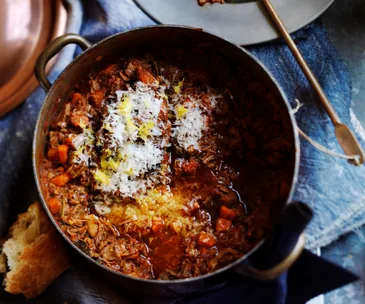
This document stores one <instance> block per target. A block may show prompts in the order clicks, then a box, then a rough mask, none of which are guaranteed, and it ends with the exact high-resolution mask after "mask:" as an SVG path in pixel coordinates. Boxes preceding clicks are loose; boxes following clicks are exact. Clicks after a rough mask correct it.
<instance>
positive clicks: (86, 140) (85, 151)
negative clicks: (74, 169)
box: [72, 125, 95, 166]
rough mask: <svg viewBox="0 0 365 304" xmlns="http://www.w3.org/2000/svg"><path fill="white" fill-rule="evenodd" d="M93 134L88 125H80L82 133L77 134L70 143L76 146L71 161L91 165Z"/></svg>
mask: <svg viewBox="0 0 365 304" xmlns="http://www.w3.org/2000/svg"><path fill="white" fill-rule="evenodd" d="M94 142H95V136H94V132H93V131H92V130H91V129H90V127H87V126H84V125H82V133H80V134H78V135H77V136H76V137H75V138H74V139H73V140H72V143H73V145H74V147H75V148H76V151H75V152H74V158H73V162H74V163H75V164H83V165H86V166H89V165H92V164H93V162H92V158H91V153H92V150H93V148H94Z"/></svg>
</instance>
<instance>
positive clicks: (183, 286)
mask: <svg viewBox="0 0 365 304" xmlns="http://www.w3.org/2000/svg"><path fill="white" fill-rule="evenodd" d="M71 43H75V44H77V45H79V46H80V47H81V48H82V49H83V50H84V51H83V52H82V53H81V54H80V55H79V56H78V57H77V58H75V59H74V60H73V61H72V62H71V63H70V64H69V65H68V66H67V67H66V69H65V70H64V71H63V72H62V73H61V75H60V76H59V77H58V78H57V79H56V81H55V82H54V83H53V84H51V83H50V82H49V81H48V80H47V78H46V74H45V66H46V63H47V62H48V61H49V60H50V59H51V58H52V57H53V56H54V55H55V54H57V53H58V52H59V51H60V50H61V49H62V48H63V47H64V46H65V45H67V44H71ZM172 44H178V45H199V46H202V45H204V47H206V48H214V49H215V50H219V52H220V53H221V54H222V55H224V56H226V57H227V58H229V59H230V60H233V61H234V62H235V63H237V64H239V65H241V66H243V67H244V68H245V69H246V70H247V71H248V72H249V73H251V74H252V75H254V76H255V78H256V79H258V80H260V81H262V82H263V83H265V84H266V85H267V87H268V88H269V89H270V90H271V91H272V92H273V93H274V94H275V95H276V97H277V100H278V101H279V102H280V105H279V106H280V107H281V112H282V113H281V117H282V119H285V120H287V121H289V124H290V125H291V130H290V132H291V139H292V143H293V146H294V147H295V149H294V151H293V157H292V164H291V165H292V168H293V169H292V172H291V190H290V193H289V195H288V198H287V202H289V201H290V198H291V196H292V192H293V188H294V185H295V183H296V181H297V175H298V166H299V139H298V133H297V129H296V122H295V119H294V117H293V115H292V114H291V112H290V106H289V104H288V101H287V99H286V97H285V94H284V93H283V91H282V89H281V88H280V86H279V85H278V83H277V81H276V80H275V79H274V78H273V76H272V75H271V74H270V73H269V72H268V70H267V69H266V68H265V67H264V66H263V65H262V64H261V63H260V62H259V61H258V60H257V59H255V58H254V57H253V56H252V55H251V54H250V53H249V52H248V51H246V50H245V49H243V48H241V47H239V46H237V45H235V44H232V43H230V42H228V41H226V40H224V39H222V38H219V37H217V36H215V35H212V34H209V33H207V32H205V31H202V30H199V29H194V28H189V27H182V26H169V25H160V26H150V27H143V28H138V29H134V30H131V31H127V32H124V33H119V34H116V35H113V36H110V37H108V38H106V39H104V40H102V41H100V42H99V43H97V44H95V45H93V46H91V44H90V43H89V42H88V41H86V40H85V39H84V38H83V37H81V36H78V35H75V34H67V35H64V36H61V37H59V38H57V39H55V40H54V41H53V42H52V43H51V44H50V45H48V46H47V48H46V49H45V50H44V51H43V53H42V54H41V55H40V56H39V58H38V61H37V63H36V67H35V75H36V77H37V79H38V80H39V82H40V84H41V85H42V87H43V88H44V90H45V91H46V92H47V96H46V98H45V101H44V104H43V106H42V109H41V111H40V114H39V117H38V121H37V124H36V129H35V133H34V141H33V169H34V176H35V179H36V184H37V188H38V191H39V195H40V197H41V200H42V203H43V206H44V208H45V210H46V211H47V213H48V216H49V218H50V219H51V221H52V222H53V224H54V225H55V227H56V228H57V229H58V231H59V232H60V234H61V235H62V236H63V237H64V238H65V240H66V241H67V242H68V243H69V244H70V245H71V246H72V247H73V249H74V250H76V251H77V252H78V253H79V254H80V255H82V256H84V258H85V259H87V260H88V261H89V262H90V265H94V268H96V269H97V270H98V271H101V273H102V275H103V276H106V277H108V278H111V279H112V280H113V282H117V283H120V284H122V285H123V286H125V287H127V288H132V289H134V290H137V291H143V292H144V293H149V294H154V295H159V296H161V295H163V296H174V295H176V294H186V293H193V292H200V291H202V290H207V289H211V288H217V287H219V286H222V284H224V282H225V281H226V279H227V277H229V274H230V273H231V272H232V271H235V272H239V273H243V274H245V275H250V276H255V277H259V278H261V279H272V278H275V277H276V276H278V275H279V274H281V273H282V272H284V271H285V270H287V269H288V267H290V266H291V264H293V262H294V261H295V260H296V259H297V258H298V256H299V255H300V253H301V251H302V249H303V246H304V238H303V235H302V234H300V233H301V231H302V230H303V229H304V226H305V225H302V226H303V227H301V228H300V229H299V230H298V231H299V235H301V236H300V237H299V239H298V238H296V240H295V243H294V244H293V246H292V247H291V248H290V252H287V254H286V256H285V257H283V258H282V259H280V262H279V263H278V264H277V265H276V266H275V267H271V268H270V269H265V270H262V269H261V270H259V269H256V268H254V267H253V266H252V265H250V263H249V257H250V256H251V255H252V254H253V253H254V252H255V251H257V250H258V249H259V248H261V249H262V248H265V246H263V243H264V241H261V242H260V243H259V244H257V246H256V247H255V248H254V249H252V250H251V251H250V252H249V253H247V254H246V255H244V256H243V257H241V258H240V259H238V260H237V261H235V262H233V263H231V264H230V265H228V266H226V267H224V268H221V269H219V270H217V271H215V272H213V273H209V274H206V275H203V276H199V277H196V278H191V279H183V280H175V281H163V280H161V281H160V280H144V279H139V278H134V277H131V276H128V275H124V274H122V273H119V272H116V271H113V270H111V269H109V268H107V267H105V266H103V265H101V264H99V263H98V262H96V261H95V260H93V259H92V258H90V257H89V256H88V255H86V254H85V253H84V252H82V251H81V250H80V249H79V248H78V247H76V246H75V245H74V244H73V243H72V242H71V241H70V240H69V239H68V238H67V236H66V235H65V234H64V233H63V232H62V231H61V230H60V228H59V227H58V225H57V223H56V222H55V220H54V219H53V217H52V215H51V213H50V211H49V210H48V206H47V204H46V201H45V199H44V196H43V191H42V185H41V183H40V169H41V164H42V159H43V158H44V157H45V144H46V139H47V132H48V126H49V124H50V122H52V118H53V117H54V116H55V113H57V111H58V110H59V109H60V108H61V107H62V104H63V103H64V102H66V101H67V98H68V96H69V95H70V93H71V91H72V89H73V87H74V85H75V84H76V83H78V81H79V79H81V78H83V77H85V75H87V74H88V72H89V71H91V70H92V68H93V65H94V63H95V62H97V61H100V60H104V59H107V58H113V56H115V55H116V52H119V53H120V52H123V51H130V50H136V49H138V48H141V47H143V48H145V47H146V46H149V45H150V46H156V45H159V46H160V45H161V46H163V45H172ZM287 205H288V206H290V205H293V204H288V203H287ZM301 208H304V209H305V207H303V206H301ZM304 211H305V212H307V211H308V210H304ZM289 213H290V212H289ZM309 213H310V212H309ZM284 222H285V221H284ZM266 241H267V240H266ZM259 251H260V250H259ZM259 251H258V252H259ZM261 251H262V250H261Z"/></svg>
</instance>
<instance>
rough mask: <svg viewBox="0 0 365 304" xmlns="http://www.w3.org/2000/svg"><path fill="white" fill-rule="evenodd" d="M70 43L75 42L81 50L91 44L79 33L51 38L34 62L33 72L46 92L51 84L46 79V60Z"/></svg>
mask: <svg viewBox="0 0 365 304" xmlns="http://www.w3.org/2000/svg"><path fill="white" fill-rule="evenodd" d="M71 43H75V44H77V45H78V46H80V47H81V49H82V50H86V49H87V48H89V47H90V46H91V43H90V42H89V41H87V40H86V39H85V38H84V37H81V36H80V35H76V34H65V35H62V36H60V37H58V38H56V39H55V40H53V41H52V42H51V43H50V44H49V45H47V46H46V48H45V49H44V50H43V52H42V53H41V54H40V55H39V57H38V59H37V61H36V63H35V67H34V74H35V77H36V78H37V80H38V81H39V83H40V85H41V86H42V88H43V89H44V90H45V91H46V92H48V90H49V89H50V88H51V86H52V84H51V82H50V81H49V80H48V79H47V75H46V65H47V63H48V61H49V60H51V58H52V57H53V56H55V55H56V54H57V53H59V51H60V50H61V49H62V48H63V47H65V46H66V45H68V44H71Z"/></svg>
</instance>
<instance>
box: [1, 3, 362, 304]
mask: <svg viewBox="0 0 365 304" xmlns="http://www.w3.org/2000/svg"><path fill="white" fill-rule="evenodd" d="M67 2H68V3H69V6H70V8H71V18H70V20H69V24H68V32H74V33H81V35H83V36H85V37H86V38H87V39H89V40H90V41H91V42H96V41H99V40H100V39H102V38H104V37H107V36H109V35H111V34H114V33H117V32H120V31H125V30H128V29H131V28H135V27H138V26H143V25H151V24H153V22H152V21H151V20H150V19H149V18H148V17H147V16H146V15H144V14H143V13H142V12H141V11H140V10H139V9H138V8H137V7H136V5H135V4H134V2H133V1H132V0H98V1H97V0H94V1H90V0H88V1H86V0H85V1H83V2H81V3H80V2H79V1H77V0H74V1H73V0H68V1H67ZM81 21H82V22H81ZM295 39H296V42H297V43H298V46H299V48H300V49H301V51H302V53H303V55H304V57H305V58H306V59H307V60H308V63H309V65H310V66H311V67H312V68H313V70H314V72H315V74H316V75H317V77H318V78H319V81H320V82H321V84H322V85H323V87H324V89H325V91H326V93H327V94H328V97H329V98H330V100H331V101H332V103H333V105H334V107H335V109H336V110H337V111H338V113H339V115H340V117H341V118H342V120H343V121H344V122H345V123H346V124H348V125H349V126H350V127H352V123H353V122H354V121H356V118H354V117H353V116H352V117H351V115H350V107H351V83H350V77H349V75H348V73H347V70H346V66H345V64H344V63H343V61H342V60H341V58H340V56H339V55H338V53H337V52H336V50H335V49H334V48H333V46H332V44H331V43H330V42H329V40H328V38H327V35H326V31H325V29H324V28H323V26H322V25H321V23H320V22H316V23H313V24H312V25H310V26H308V27H306V28H305V29H303V30H301V31H300V32H298V33H296V34H295ZM250 51H251V52H252V53H253V54H254V55H255V56H257V57H258V58H259V59H260V60H261V61H262V62H263V63H264V64H265V65H266V66H267V67H268V69H269V70H270V71H271V72H272V73H273V74H274V76H275V77H276V78H277V79H278V81H279V83H280V84H281V86H282V87H283V89H284V91H285V92H286V94H287V96H288V99H289V100H290V102H291V103H292V105H293V106H294V105H295V102H294V99H295V98H298V99H299V100H300V101H301V102H302V103H304V107H303V108H302V109H301V110H300V111H299V113H298V114H297V115H296V116H297V121H298V125H299V126H300V128H301V129H302V130H303V131H304V132H306V133H307V134H309V135H310V136H311V137H312V138H313V139H315V140H317V141H318V142H320V143H322V144H324V145H325V146H327V147H329V148H330V149H333V150H336V151H340V147H339V145H338V143H337V141H336V139H335V137H334V130H333V126H332V124H331V122H330V120H329V118H328V116H327V114H326V113H325V112H324V110H323V107H322V106H321V105H320V104H319V101H318V100H317V98H316V96H315V95H314V93H313V90H312V89H311V88H310V86H309V84H308V82H307V81H306V79H305V77H304V75H303V74H302V72H301V71H300V70H299V67H298V66H297V64H296V63H295V61H294V59H293V58H292V56H291V54H290V52H289V50H288V48H287V47H286V46H285V45H284V44H282V43H281V42H273V43H270V44H265V45H261V46H254V47H250ZM74 54H75V47H74V46H68V47H66V48H65V49H64V50H63V52H62V53H61V55H60V57H59V59H58V62H57V64H56V66H55V67H54V68H53V70H52V72H51V74H50V79H51V80H54V79H55V78H56V77H57V75H58V74H59V73H60V72H61V71H62V70H63V69H64V67H65V66H66V65H67V63H69V62H70V61H71V60H72V58H73V56H74ZM44 97H45V94H44V92H43V91H42V90H41V89H40V88H38V89H36V90H35V91H34V92H33V93H32V94H31V96H30V97H29V98H28V99H27V100H26V101H25V103H24V104H23V105H21V106H20V107H18V108H17V109H16V110H14V111H13V112H12V113H9V114H8V115H6V116H5V117H2V118H1V119H0V161H1V166H0V236H4V235H5V233H6V231H7V228H8V226H9V224H10V223H11V222H12V221H13V220H14V218H15V215H16V214H17V213H19V212H22V211H24V210H25V209H26V206H27V205H29V204H31V203H32V202H33V201H34V200H38V197H37V193H36V191H35V185H34V181H33V175H32V168H31V143H32V134H33V130H34V125H35V122H36V119H37V115H38V112H39V109H40V107H41V105H42V101H43V99H44ZM361 143H362V145H363V146H365V142H364V140H363V138H362V139H361ZM301 149H302V156H301V163H300V173H299V180H298V184H297V186H296V191H295V195H294V199H296V200H301V201H303V202H306V203H308V204H309V205H310V206H311V207H312V208H313V210H314V212H315V217H314V220H313V222H312V223H311V224H310V227H309V228H308V230H307V240H308V243H307V247H308V248H315V247H317V246H324V245H326V244H328V243H330V242H331V241H333V240H335V239H336V238H338V237H339V236H340V235H341V234H343V233H345V232H347V231H350V230H352V229H354V228H355V227H358V226H360V225H362V224H363V223H365V208H364V207H365V187H363V186H362V183H363V181H364V176H365V168H364V166H363V167H361V168H357V167H353V166H351V165H349V164H347V162H346V161H345V160H342V159H337V158H333V157H331V156H328V155H325V154H323V153H322V152H319V151H317V150H316V149H315V148H313V147H312V146H311V145H309V144H308V143H307V142H305V141H303V140H301ZM281 280H284V281H285V278H284V279H283V278H282V279H281ZM280 290H282V289H280ZM100 303H102V302H100ZM278 303H280V302H278Z"/></svg>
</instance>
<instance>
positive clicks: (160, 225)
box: [152, 219, 164, 233]
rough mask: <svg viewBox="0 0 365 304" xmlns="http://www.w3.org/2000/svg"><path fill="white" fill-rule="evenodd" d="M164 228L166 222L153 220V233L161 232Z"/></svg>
mask: <svg viewBox="0 0 365 304" xmlns="http://www.w3.org/2000/svg"><path fill="white" fill-rule="evenodd" d="M163 226H164V222H163V220H161V219H154V220H152V231H153V232H155V233H156V232H159V231H160V230H161V229H162V228H163Z"/></svg>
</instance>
